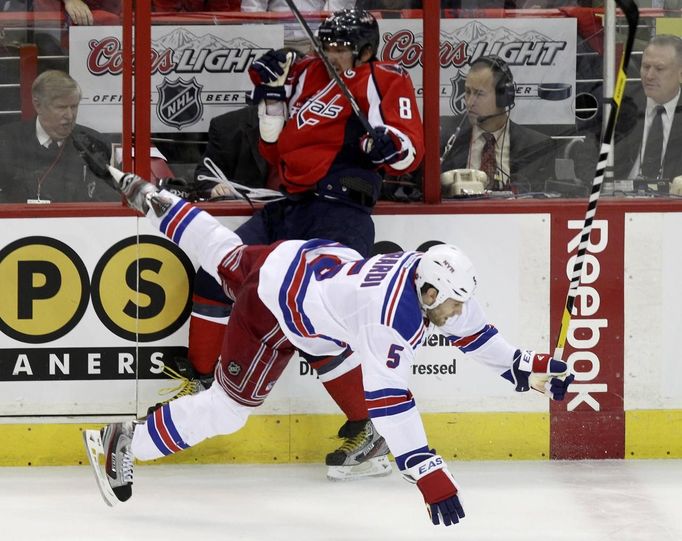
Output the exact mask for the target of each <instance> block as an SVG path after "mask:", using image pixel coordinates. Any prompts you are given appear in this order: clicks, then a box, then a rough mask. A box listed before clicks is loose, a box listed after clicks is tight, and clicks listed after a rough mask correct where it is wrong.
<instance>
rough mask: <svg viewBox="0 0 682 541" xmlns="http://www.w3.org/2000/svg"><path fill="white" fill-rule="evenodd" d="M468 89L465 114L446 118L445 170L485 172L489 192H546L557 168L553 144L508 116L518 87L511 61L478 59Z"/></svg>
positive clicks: (465, 87)
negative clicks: (510, 64)
mask: <svg viewBox="0 0 682 541" xmlns="http://www.w3.org/2000/svg"><path fill="white" fill-rule="evenodd" d="M464 92H465V101H466V107H467V113H466V115H462V116H459V117H447V118H445V119H443V120H442V124H441V133H442V137H441V139H442V141H441V143H442V147H443V148H444V153H443V160H442V164H441V170H442V171H449V170H452V169H478V170H481V171H483V172H484V173H486V175H487V176H488V185H487V186H486V187H487V189H489V190H514V191H519V192H529V191H534V192H535V191H543V190H544V187H545V181H546V180H547V179H548V178H549V176H550V174H551V167H553V166H554V145H553V143H552V140H551V139H550V138H549V137H547V136H546V135H543V134H541V133H539V132H536V131H534V130H531V129H530V128H526V127H524V126H521V125H519V124H516V123H515V122H512V121H511V120H509V114H510V111H511V109H512V108H513V107H514V101H515V93H516V86H515V85H514V77H513V75H512V73H511V70H510V69H509V66H507V63H506V62H505V61H504V60H502V59H501V58H499V57H497V56H481V57H479V58H478V59H476V60H475V61H474V62H472V64H471V69H470V71H469V73H468V74H467V78H466V82H465V85H464ZM446 141H447V142H448V143H449V144H446Z"/></svg>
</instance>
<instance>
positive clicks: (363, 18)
mask: <svg viewBox="0 0 682 541" xmlns="http://www.w3.org/2000/svg"><path fill="white" fill-rule="evenodd" d="M317 38H318V39H319V40H320V42H321V43H323V44H324V43H329V44H334V45H343V46H345V47H350V48H351V49H352V50H353V58H354V59H357V58H358V57H359V56H360V54H361V53H362V51H363V50H364V49H365V47H367V46H369V47H371V48H372V57H375V56H376V55H377V53H378V52H379V25H378V24H377V21H376V19H375V18H374V16H373V15H372V14H371V13H369V12H368V11H365V10H363V9H342V10H339V11H335V12H334V13H332V14H331V15H330V16H329V17H327V18H326V19H325V20H324V21H323V22H322V24H321V25H320V27H319V28H318V30H317Z"/></svg>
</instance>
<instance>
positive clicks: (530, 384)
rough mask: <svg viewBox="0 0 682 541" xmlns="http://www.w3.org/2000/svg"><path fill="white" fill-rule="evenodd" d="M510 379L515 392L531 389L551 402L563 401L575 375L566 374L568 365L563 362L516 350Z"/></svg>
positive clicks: (531, 352) (545, 355) (543, 354)
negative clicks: (514, 386) (548, 398)
mask: <svg viewBox="0 0 682 541" xmlns="http://www.w3.org/2000/svg"><path fill="white" fill-rule="evenodd" d="M511 378H512V380H513V383H514V384H515V385H516V391H517V392H525V391H527V390H529V389H531V388H532V389H535V390H536V391H538V392H540V393H542V394H544V395H546V396H548V397H550V398H551V399H552V400H563V399H564V397H565V396H566V391H567V390H568V386H569V385H570V384H571V383H573V380H574V379H575V375H573V374H569V373H568V365H567V364H566V363H565V362H564V361H558V360H557V359H553V358H552V357H551V356H550V355H548V354H546V353H535V352H534V351H522V350H517V351H516V354H515V355H514V364H513V365H512V370H511Z"/></svg>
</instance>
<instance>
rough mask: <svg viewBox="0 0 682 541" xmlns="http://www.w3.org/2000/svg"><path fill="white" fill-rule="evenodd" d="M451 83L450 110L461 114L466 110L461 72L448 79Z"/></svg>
mask: <svg viewBox="0 0 682 541" xmlns="http://www.w3.org/2000/svg"><path fill="white" fill-rule="evenodd" d="M450 84H451V85H452V92H451V93H450V110H451V111H452V112H453V113H455V114H457V115H461V114H462V113H465V112H466V108H467V106H466V103H465V102H464V77H463V76H462V74H461V73H459V74H458V75H457V77H452V78H451V79H450Z"/></svg>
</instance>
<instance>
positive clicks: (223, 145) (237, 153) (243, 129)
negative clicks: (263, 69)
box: [194, 105, 279, 198]
mask: <svg viewBox="0 0 682 541" xmlns="http://www.w3.org/2000/svg"><path fill="white" fill-rule="evenodd" d="M259 140H260V132H259V131H258V107H257V106H256V105H247V106H246V107H242V108H241V109H237V110H236V111H230V112H228V113H224V114H222V115H219V116H217V117H214V118H212V119H211V124H210V126H209V129H208V145H207V146H206V151H205V152H204V155H203V157H202V159H201V160H200V162H199V164H198V165H197V167H196V169H195V170H194V181H195V182H196V188H197V193H198V195H199V197H202V198H212V197H220V196H229V190H228V189H227V188H226V187H225V186H224V185H223V184H220V183H218V182H217V181H216V182H214V181H211V180H206V179H202V180H200V179H199V175H204V176H212V175H211V172H210V171H209V170H208V168H207V167H206V166H205V165H204V158H210V159H211V160H213V162H214V163H215V164H216V165H217V166H218V167H219V168H220V170H221V171H222V172H223V173H224V174H225V176H226V177H227V178H229V179H232V180H235V181H236V182H238V183H239V184H244V185H245V186H249V187H252V188H266V187H267V188H272V189H275V190H276V189H278V187H279V186H278V183H277V182H275V181H274V178H275V177H276V170H272V169H274V168H270V167H269V166H268V163H267V162H266V161H265V159H264V158H263V156H261V154H260V152H259V151H258V142H259ZM268 180H270V183H269V184H268Z"/></svg>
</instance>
